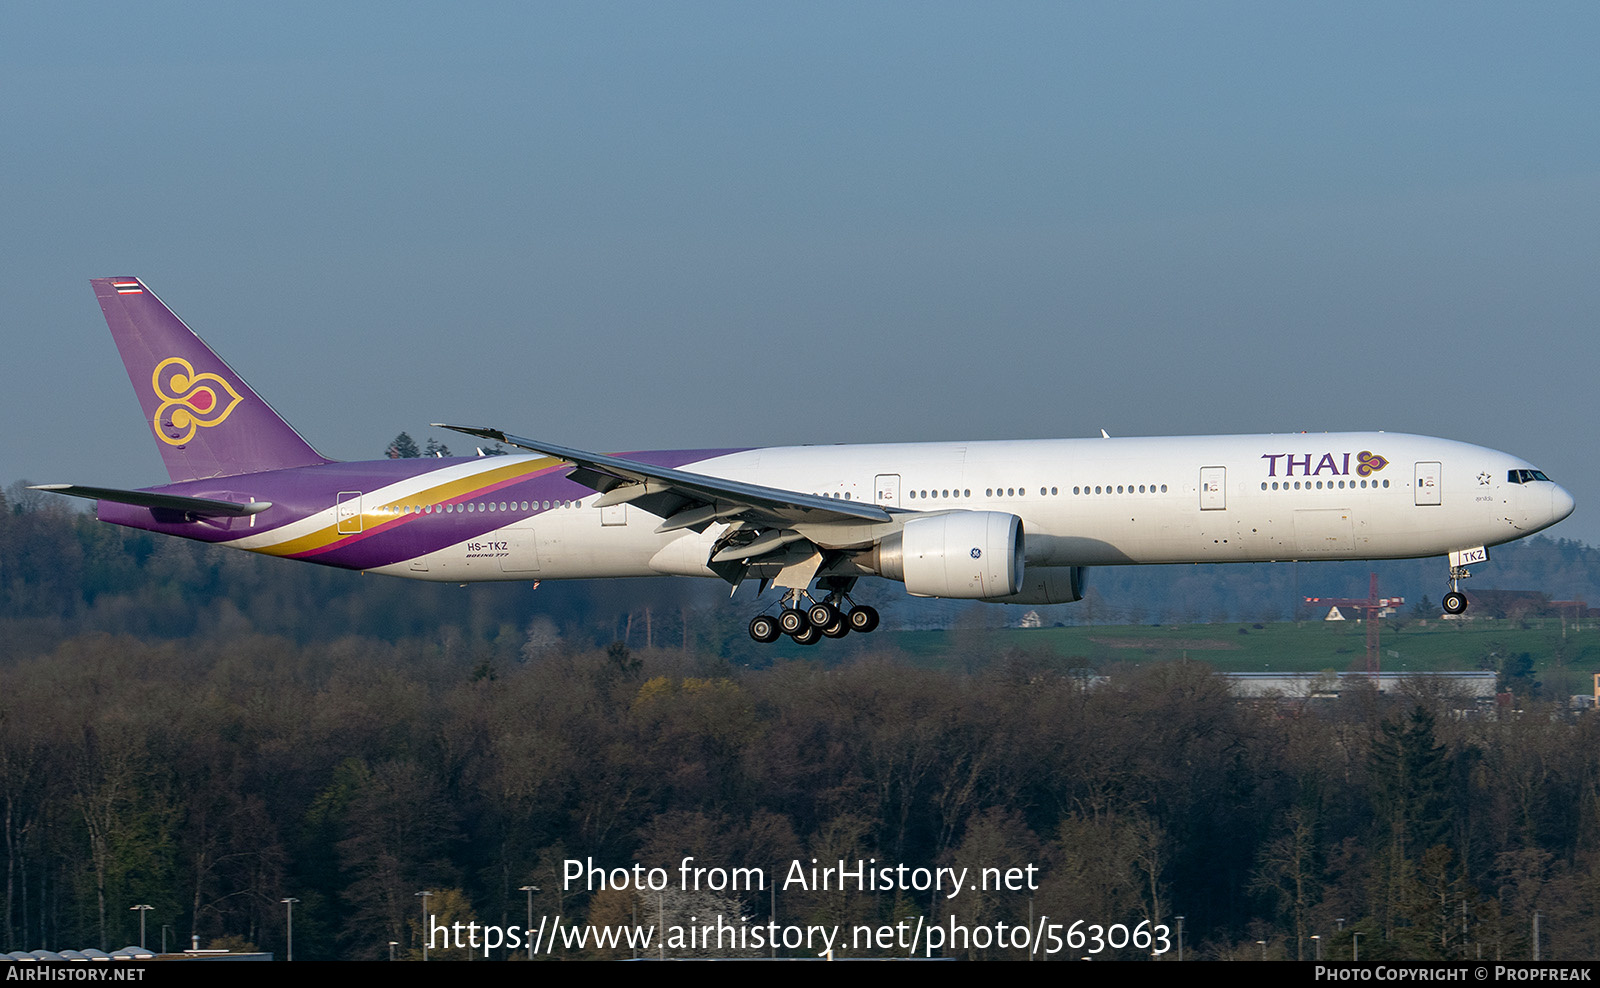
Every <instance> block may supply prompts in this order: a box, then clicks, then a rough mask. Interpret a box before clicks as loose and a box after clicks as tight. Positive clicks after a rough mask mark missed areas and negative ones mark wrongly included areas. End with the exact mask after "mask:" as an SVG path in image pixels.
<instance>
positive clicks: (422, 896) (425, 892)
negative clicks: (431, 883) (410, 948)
mask: <svg viewBox="0 0 1600 988" xmlns="http://www.w3.org/2000/svg"><path fill="white" fill-rule="evenodd" d="M432 894H433V893H432V892H430V891H428V890H427V889H423V890H422V891H421V892H418V893H417V897H418V898H420V899H421V900H422V959H423V960H427V959H428V896H430V895H432Z"/></svg>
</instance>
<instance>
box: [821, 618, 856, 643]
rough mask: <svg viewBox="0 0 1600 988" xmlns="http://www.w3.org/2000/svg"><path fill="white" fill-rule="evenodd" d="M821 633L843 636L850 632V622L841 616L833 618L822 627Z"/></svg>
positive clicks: (830, 636) (834, 636)
mask: <svg viewBox="0 0 1600 988" xmlns="http://www.w3.org/2000/svg"><path fill="white" fill-rule="evenodd" d="M822 633H823V634H825V635H827V636H828V637H829V638H843V637H844V636H845V635H848V634H849V633H850V622H849V621H846V620H845V619H844V618H843V617H839V618H835V619H834V622H833V623H832V624H830V625H828V626H827V627H826V628H823V629H822Z"/></svg>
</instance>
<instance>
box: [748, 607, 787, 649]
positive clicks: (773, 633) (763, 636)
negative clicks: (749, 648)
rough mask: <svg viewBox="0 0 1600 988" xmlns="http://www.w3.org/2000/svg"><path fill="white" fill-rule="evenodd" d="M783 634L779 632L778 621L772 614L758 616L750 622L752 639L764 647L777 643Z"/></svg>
mask: <svg viewBox="0 0 1600 988" xmlns="http://www.w3.org/2000/svg"><path fill="white" fill-rule="evenodd" d="M782 633H783V632H781V631H779V630H778V621H777V619H776V618H774V617H773V616H772V615H770V614H758V615H756V616H755V617H754V618H752V619H751V621H750V637H751V638H754V639H755V640H756V641H758V642H760V643H761V644H763V645H769V644H771V643H772V642H775V641H777V640H778V636H779V635H781V634H782Z"/></svg>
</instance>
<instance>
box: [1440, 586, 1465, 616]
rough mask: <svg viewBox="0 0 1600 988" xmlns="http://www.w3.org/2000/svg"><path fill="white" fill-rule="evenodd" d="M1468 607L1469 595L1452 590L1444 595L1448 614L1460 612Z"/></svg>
mask: <svg viewBox="0 0 1600 988" xmlns="http://www.w3.org/2000/svg"><path fill="white" fill-rule="evenodd" d="M1466 609H1467V595H1466V594H1464V593H1461V592H1459V591H1456V590H1452V591H1450V592H1449V593H1447V594H1445V595H1444V612H1445V613H1446V614H1460V613H1462V612H1464V611H1465V610H1466Z"/></svg>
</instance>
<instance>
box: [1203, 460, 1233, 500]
mask: <svg viewBox="0 0 1600 988" xmlns="http://www.w3.org/2000/svg"><path fill="white" fill-rule="evenodd" d="M1227 507H1228V468H1227V467H1201V468H1200V510H1201V511H1222V510H1224V509H1226V508H1227Z"/></svg>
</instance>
